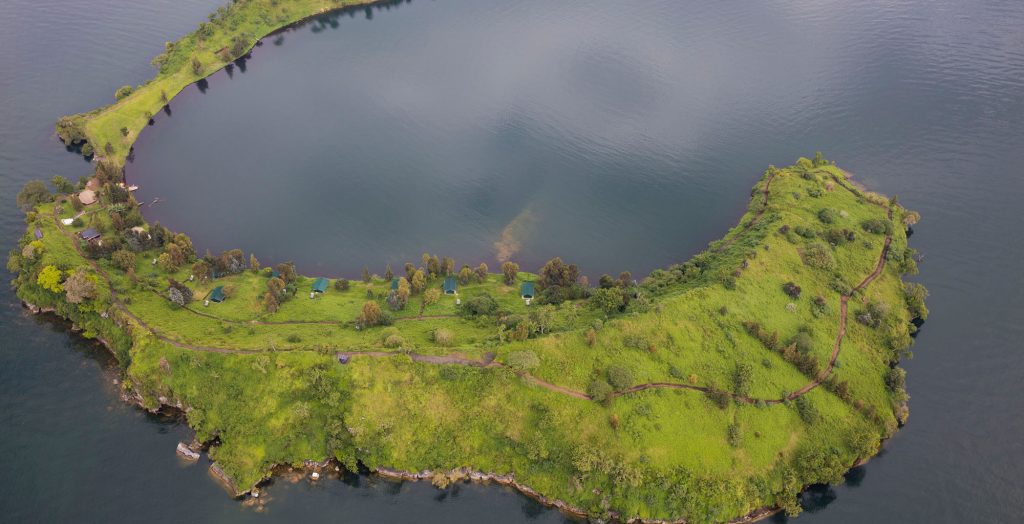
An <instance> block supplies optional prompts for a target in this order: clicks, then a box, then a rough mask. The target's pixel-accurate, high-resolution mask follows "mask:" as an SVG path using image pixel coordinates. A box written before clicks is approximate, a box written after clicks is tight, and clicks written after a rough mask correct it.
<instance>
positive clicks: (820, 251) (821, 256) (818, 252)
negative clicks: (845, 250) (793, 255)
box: [800, 242, 836, 270]
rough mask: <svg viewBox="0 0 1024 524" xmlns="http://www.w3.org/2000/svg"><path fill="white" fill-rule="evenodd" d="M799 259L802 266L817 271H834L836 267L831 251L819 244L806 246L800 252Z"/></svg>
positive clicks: (813, 243)
mask: <svg viewBox="0 0 1024 524" xmlns="http://www.w3.org/2000/svg"><path fill="white" fill-rule="evenodd" d="M800 258H802V259H803V261H804V264H807V265H808V266H811V267H814V268H818V269H829V270H831V269H834V268H835V267H836V259H835V256H833V255H832V249H831V248H829V247H828V246H827V245H825V244H823V243H821V242H812V243H810V244H807V245H806V246H805V247H804V249H803V250H802V251H801V252H800Z"/></svg>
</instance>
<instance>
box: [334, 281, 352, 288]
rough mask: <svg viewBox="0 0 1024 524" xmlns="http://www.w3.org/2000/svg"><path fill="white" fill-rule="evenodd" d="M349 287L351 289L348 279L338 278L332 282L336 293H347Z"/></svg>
mask: <svg viewBox="0 0 1024 524" xmlns="http://www.w3.org/2000/svg"><path fill="white" fill-rule="evenodd" d="M349 287H351V284H349V282H348V279H345V278H339V279H338V280H335V281H334V289H336V290H338V291H348V290H349Z"/></svg>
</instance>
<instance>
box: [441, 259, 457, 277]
mask: <svg viewBox="0 0 1024 524" xmlns="http://www.w3.org/2000/svg"><path fill="white" fill-rule="evenodd" d="M441 272H442V273H444V276H446V277H450V276H452V275H453V274H455V259H454V258H448V257H442V258H441Z"/></svg>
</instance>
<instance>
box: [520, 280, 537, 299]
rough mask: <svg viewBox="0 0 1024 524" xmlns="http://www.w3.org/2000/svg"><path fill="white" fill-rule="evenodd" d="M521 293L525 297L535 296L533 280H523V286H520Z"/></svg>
mask: <svg viewBox="0 0 1024 524" xmlns="http://www.w3.org/2000/svg"><path fill="white" fill-rule="evenodd" d="M519 294H520V295H522V296H524V297H533V296H534V285H533V282H523V285H522V286H519Z"/></svg>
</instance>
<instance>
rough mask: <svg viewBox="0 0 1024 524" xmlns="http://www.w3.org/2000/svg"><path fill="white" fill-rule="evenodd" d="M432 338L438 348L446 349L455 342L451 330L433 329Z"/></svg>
mask: <svg viewBox="0 0 1024 524" xmlns="http://www.w3.org/2000/svg"><path fill="white" fill-rule="evenodd" d="M432 338H433V339H434V343H435V344H437V345H438V346H444V347H448V346H451V345H452V344H453V343H454V342H455V335H454V334H452V332H451V330H449V329H445V328H437V329H435V330H434V333H433V336H432Z"/></svg>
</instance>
